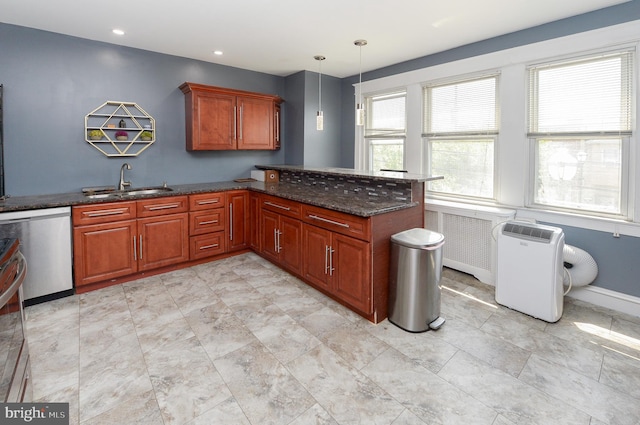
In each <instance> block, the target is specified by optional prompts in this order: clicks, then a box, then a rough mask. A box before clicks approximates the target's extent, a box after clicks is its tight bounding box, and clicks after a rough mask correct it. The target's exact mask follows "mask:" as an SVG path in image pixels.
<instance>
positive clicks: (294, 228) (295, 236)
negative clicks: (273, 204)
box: [278, 216, 302, 274]
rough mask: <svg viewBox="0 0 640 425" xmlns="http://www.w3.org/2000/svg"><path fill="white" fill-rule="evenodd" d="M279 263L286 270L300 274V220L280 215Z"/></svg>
mask: <svg viewBox="0 0 640 425" xmlns="http://www.w3.org/2000/svg"><path fill="white" fill-rule="evenodd" d="M279 229H280V236H279V239H278V242H279V246H280V264H282V266H283V267H284V268H286V269H287V270H289V271H291V272H293V273H296V274H302V222H301V221H300V220H296V219H294V218H289V217H285V216H280V225H279Z"/></svg>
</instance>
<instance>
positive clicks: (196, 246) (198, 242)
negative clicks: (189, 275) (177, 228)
mask: <svg viewBox="0 0 640 425" xmlns="http://www.w3.org/2000/svg"><path fill="white" fill-rule="evenodd" d="M223 253H224V232H216V233H208V234H206V235H198V236H191V237H190V238H189V258H190V259H191V260H197V259H199V258H205V257H210V256H213V255H218V254H223Z"/></svg>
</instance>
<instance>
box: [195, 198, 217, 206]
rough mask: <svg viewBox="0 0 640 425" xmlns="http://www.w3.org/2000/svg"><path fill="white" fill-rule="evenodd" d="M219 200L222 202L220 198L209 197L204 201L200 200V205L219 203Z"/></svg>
mask: <svg viewBox="0 0 640 425" xmlns="http://www.w3.org/2000/svg"><path fill="white" fill-rule="evenodd" d="M218 202H220V200H219V199H207V200H204V201H198V205H209V204H217V203H218Z"/></svg>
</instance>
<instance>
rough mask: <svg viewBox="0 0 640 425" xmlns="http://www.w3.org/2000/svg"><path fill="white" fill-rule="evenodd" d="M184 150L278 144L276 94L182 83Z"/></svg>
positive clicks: (228, 148)
mask: <svg viewBox="0 0 640 425" xmlns="http://www.w3.org/2000/svg"><path fill="white" fill-rule="evenodd" d="M180 90H182V92H183V93H184V95H185V119H186V136H187V145H186V146H187V150H188V151H199V150H242V149H246V150H256V149H260V150H273V149H279V148H280V134H281V132H280V107H279V105H280V103H281V102H282V99H281V98H280V97H278V96H272V95H266V94H260V93H253V92H246V91H240V90H231V89H226V88H221V87H213V86H206V85H202V84H194V83H184V84H182V85H181V86H180Z"/></svg>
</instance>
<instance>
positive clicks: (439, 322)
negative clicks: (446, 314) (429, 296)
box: [429, 317, 445, 331]
mask: <svg viewBox="0 0 640 425" xmlns="http://www.w3.org/2000/svg"><path fill="white" fill-rule="evenodd" d="M444 322H445V320H444V319H443V318H442V317H438V318H437V319H436V320H434V321H433V322H431V323H429V329H433V330H434V331H437V330H438V329H440V326H442V325H444Z"/></svg>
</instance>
